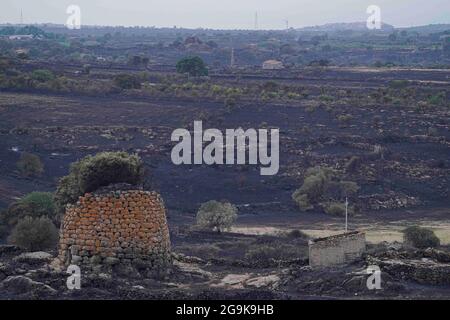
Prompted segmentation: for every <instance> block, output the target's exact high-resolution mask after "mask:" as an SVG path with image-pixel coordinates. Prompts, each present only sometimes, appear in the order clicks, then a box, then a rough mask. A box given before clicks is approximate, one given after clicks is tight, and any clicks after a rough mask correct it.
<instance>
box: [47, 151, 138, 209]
mask: <svg viewBox="0 0 450 320" xmlns="http://www.w3.org/2000/svg"><path fill="white" fill-rule="evenodd" d="M143 179H144V167H143V163H142V161H141V159H140V158H139V156H138V155H130V154H128V153H126V152H102V153H99V154H96V155H95V156H87V157H85V158H83V159H81V160H79V161H78V162H75V163H73V164H72V165H71V167H70V172H69V175H67V176H65V177H63V178H61V179H60V181H59V183H58V187H57V189H56V192H55V203H56V206H57V209H58V211H59V212H61V211H63V210H64V208H65V206H66V205H67V204H68V203H74V202H76V201H77V200H78V197H79V196H81V195H83V194H85V193H86V192H92V191H95V190H97V189H98V188H100V187H103V186H107V185H110V184H114V183H129V184H132V185H137V184H140V183H141V182H142V181H143Z"/></svg>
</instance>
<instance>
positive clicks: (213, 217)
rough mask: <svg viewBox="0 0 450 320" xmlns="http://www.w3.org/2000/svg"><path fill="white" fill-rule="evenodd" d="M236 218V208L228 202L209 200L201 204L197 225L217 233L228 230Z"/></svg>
mask: <svg viewBox="0 0 450 320" xmlns="http://www.w3.org/2000/svg"><path fill="white" fill-rule="evenodd" d="M236 218H237V208H236V207H235V206H234V205H232V204H231V203H229V202H219V201H215V200H211V201H208V202H205V203H203V204H202V205H201V206H200V209H199V210H198V212H197V225H198V226H200V227H201V228H204V229H212V230H216V231H217V232H219V233H220V232H221V231H222V230H225V229H229V228H230V227H231V225H232V224H233V222H234V221H235V220H236Z"/></svg>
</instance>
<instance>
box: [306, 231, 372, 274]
mask: <svg viewBox="0 0 450 320" xmlns="http://www.w3.org/2000/svg"><path fill="white" fill-rule="evenodd" d="M365 250H366V235H365V233H364V232H360V231H353V232H348V233H343V234H339V235H335V236H331V237H326V238H319V239H314V240H310V241H309V265H310V266H311V267H333V266H337V265H342V264H345V263H349V262H352V261H355V260H357V259H358V258H359V257H361V255H362V254H363V253H364V252H365Z"/></svg>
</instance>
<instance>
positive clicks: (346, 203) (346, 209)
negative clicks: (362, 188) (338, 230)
mask: <svg viewBox="0 0 450 320" xmlns="http://www.w3.org/2000/svg"><path fill="white" fill-rule="evenodd" d="M347 230H348V200H347V197H345V232H347Z"/></svg>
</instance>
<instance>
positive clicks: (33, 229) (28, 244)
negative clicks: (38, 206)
mask: <svg viewBox="0 0 450 320" xmlns="http://www.w3.org/2000/svg"><path fill="white" fill-rule="evenodd" d="M8 241H9V242H10V243H12V244H14V245H17V246H20V247H23V248H25V249H27V250H30V251H38V250H44V249H48V248H51V247H53V246H55V245H56V243H57V241H58V230H57V229H56V227H55V225H54V224H53V222H52V221H51V220H50V219H49V218H47V217H40V218H35V219H34V218H32V217H25V218H23V219H21V220H20V221H19V222H18V223H17V225H16V226H15V228H14V229H13V231H12V232H11V235H10V236H9V239H8Z"/></svg>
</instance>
